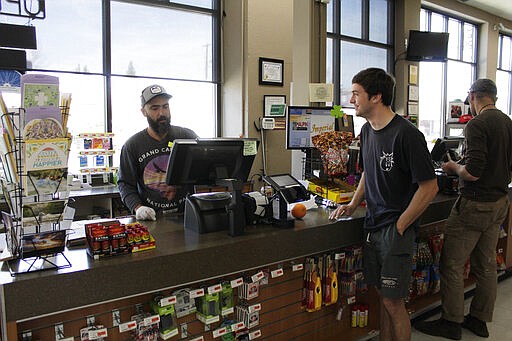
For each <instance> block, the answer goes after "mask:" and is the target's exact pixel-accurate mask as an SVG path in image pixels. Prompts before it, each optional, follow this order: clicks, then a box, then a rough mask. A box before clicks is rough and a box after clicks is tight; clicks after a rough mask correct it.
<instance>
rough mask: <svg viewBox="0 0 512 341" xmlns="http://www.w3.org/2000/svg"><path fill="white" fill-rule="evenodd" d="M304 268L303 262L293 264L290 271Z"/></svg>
mask: <svg viewBox="0 0 512 341" xmlns="http://www.w3.org/2000/svg"><path fill="white" fill-rule="evenodd" d="M303 269H304V264H293V266H292V271H300V270H303Z"/></svg>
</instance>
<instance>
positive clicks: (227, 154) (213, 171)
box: [166, 138, 258, 185]
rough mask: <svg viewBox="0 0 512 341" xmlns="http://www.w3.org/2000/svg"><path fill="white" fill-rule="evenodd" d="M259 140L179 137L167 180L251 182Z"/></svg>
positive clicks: (171, 181)
mask: <svg viewBox="0 0 512 341" xmlns="http://www.w3.org/2000/svg"><path fill="white" fill-rule="evenodd" d="M257 148H258V141H257V140H256V139H249V138H245V139H242V138H210V139H201V138H198V139H176V140H174V142H173V147H172V150H171V155H170V157H169V164H168V167H167V175H166V182H167V184H169V185H213V184H215V183H216V182H217V181H218V180H222V179H236V180H239V181H242V182H244V181H247V178H248V176H249V173H250V171H251V167H252V164H253V161H254V158H255V156H256V152H257Z"/></svg>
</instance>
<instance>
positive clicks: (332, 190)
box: [308, 179, 355, 203]
mask: <svg viewBox="0 0 512 341" xmlns="http://www.w3.org/2000/svg"><path fill="white" fill-rule="evenodd" d="M308 190H309V191H310V192H312V193H315V194H318V195H320V196H321V197H323V198H326V199H329V200H331V201H334V202H336V203H345V202H349V201H350V200H352V197H353V196H354V190H355V189H354V187H353V186H350V185H349V184H347V183H344V182H339V181H337V182H336V183H334V182H331V181H326V180H319V179H312V180H311V179H310V180H309V184H308Z"/></svg>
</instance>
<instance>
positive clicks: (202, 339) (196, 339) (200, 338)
mask: <svg viewBox="0 0 512 341" xmlns="http://www.w3.org/2000/svg"><path fill="white" fill-rule="evenodd" d="M190 341H204V337H203V336H202V335H201V336H199V337H196V338H195V339H191V340H190Z"/></svg>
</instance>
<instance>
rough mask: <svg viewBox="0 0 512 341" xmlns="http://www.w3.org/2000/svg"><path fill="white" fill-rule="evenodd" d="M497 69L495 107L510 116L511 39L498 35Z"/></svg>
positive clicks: (511, 90) (511, 85)
mask: <svg viewBox="0 0 512 341" xmlns="http://www.w3.org/2000/svg"><path fill="white" fill-rule="evenodd" d="M498 44H499V46H498V48H499V50H498V68H497V70H496V86H497V87H498V101H497V102H496V106H497V107H498V108H499V109H500V110H501V111H503V112H505V113H507V114H509V115H511V114H512V103H511V102H512V99H511V94H512V37H510V36H508V35H505V34H503V33H500V35H499V41H498Z"/></svg>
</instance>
